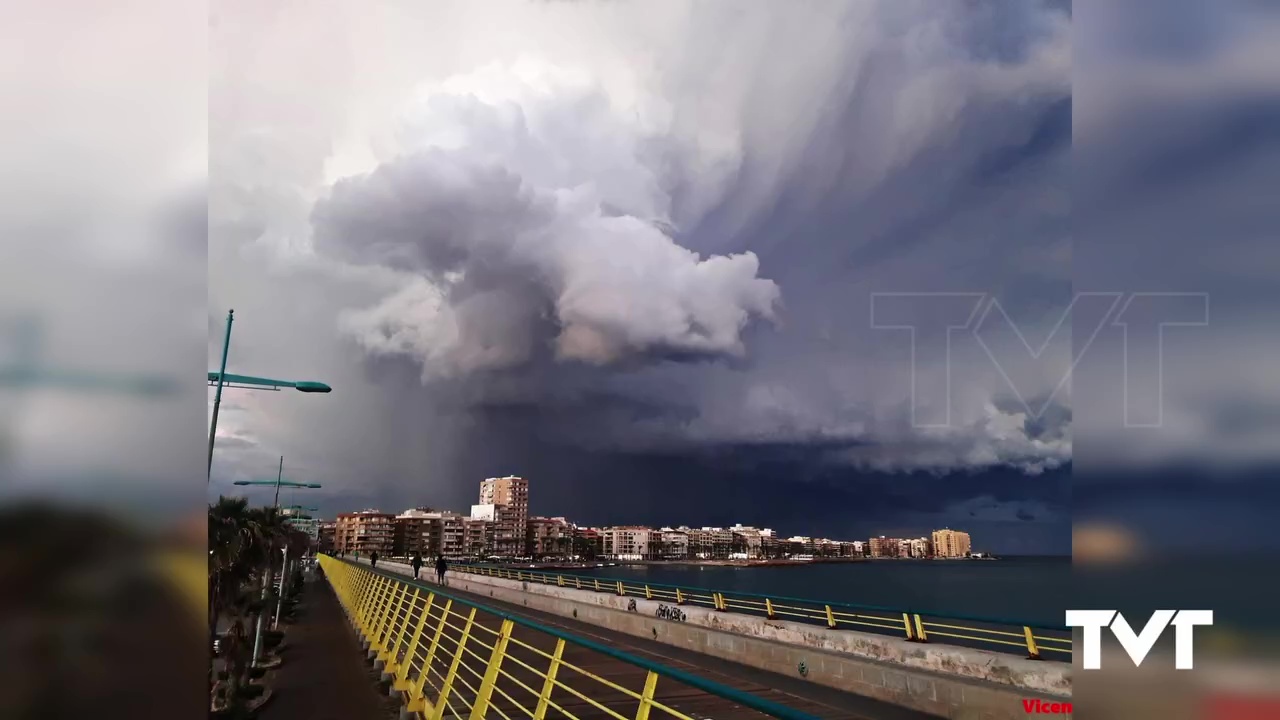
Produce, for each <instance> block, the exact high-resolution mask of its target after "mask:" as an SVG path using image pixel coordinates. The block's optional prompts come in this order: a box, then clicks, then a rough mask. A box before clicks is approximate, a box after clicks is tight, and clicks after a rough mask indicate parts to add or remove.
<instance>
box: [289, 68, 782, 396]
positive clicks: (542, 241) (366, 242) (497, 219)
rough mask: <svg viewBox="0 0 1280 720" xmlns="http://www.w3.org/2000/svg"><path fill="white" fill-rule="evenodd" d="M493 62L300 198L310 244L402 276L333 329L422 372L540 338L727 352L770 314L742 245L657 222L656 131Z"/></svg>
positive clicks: (516, 360)
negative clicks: (709, 249)
mask: <svg viewBox="0 0 1280 720" xmlns="http://www.w3.org/2000/svg"><path fill="white" fill-rule="evenodd" d="M553 70H554V69H553ZM494 73H495V70H494V69H493V68H486V69H485V70H484V71H483V72H482V73H481V74H480V79H479V80H477V81H476V82H480V83H487V87H490V88H503V87H504V83H503V82H502V81H503V80H506V81H509V83H508V84H513V85H514V87H513V88H507V90H508V92H509V96H508V97H509V98H510V99H502V98H501V96H498V97H493V98H490V99H489V100H487V101H486V100H482V99H480V98H477V97H476V96H475V95H471V94H468V95H458V94H456V91H455V90H450V88H455V87H459V86H461V87H468V86H469V85H468V84H466V83H463V82H461V81H457V82H454V83H446V84H445V85H444V86H443V89H442V90H440V91H439V92H441V93H443V94H442V95H432V96H428V97H427V98H426V99H424V100H422V101H421V102H419V103H417V104H416V105H415V112H416V113H418V115H417V116H416V117H414V118H412V120H411V121H410V122H409V123H408V124H407V126H406V127H407V129H406V130H405V132H406V133H408V134H409V136H410V137H409V140H410V142H412V143H414V145H416V147H413V148H411V149H409V150H408V151H406V152H405V153H404V154H402V155H400V156H398V157H396V158H394V159H392V160H390V161H388V162H386V163H383V164H381V165H380V166H378V167H377V168H375V169H374V170H372V171H371V172H369V173H367V174H364V175H359V176H355V177H350V178H346V179H343V180H341V181H339V182H338V183H336V184H335V186H334V187H333V189H332V191H331V192H330V193H329V195H328V196H327V197H326V198H324V199H323V200H322V201H321V202H320V203H318V205H317V207H316V208H315V211H314V213H313V216H312V221H313V227H314V235H315V241H316V246H317V248H318V249H319V250H320V251H322V252H328V253H332V254H334V255H337V256H339V257H342V258H343V259H345V260H347V261H349V262H354V263H370V264H379V265H384V266H389V267H394V268H397V269H398V270H400V271H401V272H402V273H403V274H404V277H405V282H404V286H403V287H402V288H401V289H400V291H399V292H397V293H395V294H393V295H391V296H389V297H387V298H386V299H385V300H384V301H383V302H381V303H379V304H378V305H376V306H374V307H371V308H366V309H361V310H357V311H353V312H351V313H349V314H347V315H346V316H344V318H343V321H342V323H343V327H344V329H345V330H346V331H347V332H349V333H350V334H351V335H352V336H353V337H354V338H355V339H356V340H357V342H359V343H360V344H361V345H362V346H363V347H364V348H365V349H366V350H368V351H370V352H373V353H380V354H401V355H407V356H409V357H411V358H413V359H414V360H417V361H418V362H420V363H422V365H423V370H424V375H426V376H435V375H453V374H457V373H467V372H471V371H475V370H488V369H501V368H508V367H512V366H517V365H519V364H521V363H525V362H529V361H531V360H532V359H534V358H535V357H536V356H537V354H538V353H539V352H541V351H542V350H543V349H546V350H548V351H550V352H553V353H554V356H555V357H556V358H558V359H560V360H565V361H582V362H587V363H592V364H596V365H603V364H609V363H614V362H618V361H623V360H631V359H635V358H637V357H639V358H650V357H672V356H717V355H735V356H741V355H742V354H743V353H744V352H745V348H744V345H743V339H742V332H743V330H744V328H745V327H746V326H747V324H748V323H749V322H751V321H752V320H753V319H757V318H759V319H763V320H773V319H774V317H775V307H776V305H777V304H778V302H779V300H780V291H779V288H778V286H777V285H776V284H775V283H774V282H773V281H771V280H768V279H766V278H763V277H760V270H761V269H760V263H759V260H758V258H757V257H756V256H755V255H754V254H753V253H750V252H746V253H738V254H726V255H712V256H708V257H703V256H701V255H699V254H698V253H695V252H693V251H691V250H689V249H687V248H684V247H682V246H681V245H680V244H679V243H678V242H677V240H676V239H675V238H674V237H673V235H674V233H675V231H674V229H673V228H672V226H671V220H670V216H669V213H668V210H669V208H670V205H671V201H670V197H669V196H668V195H667V191H666V190H665V189H664V187H663V185H662V183H661V181H660V178H659V175H660V173H661V170H662V168H661V166H660V165H658V162H657V161H659V160H661V159H662V158H663V157H665V156H666V155H664V153H663V152H661V151H659V150H658V149H657V146H658V144H659V140H660V139H659V138H650V137H647V135H646V133H647V132H648V131H649V128H647V127H646V124H645V122H643V121H637V123H636V124H633V125H629V124H627V123H626V122H623V121H621V120H619V119H618V118H616V117H615V115H616V114H617V113H618V112H619V110H618V109H615V108H613V107H612V106H611V105H610V104H609V103H610V100H609V98H608V97H607V96H606V95H605V94H604V93H603V92H601V91H598V90H596V91H593V90H592V89H590V88H589V87H588V88H587V89H584V88H583V87H582V86H581V85H580V84H578V83H574V82H561V83H559V84H557V83H556V82H554V81H553V82H551V83H550V85H548V86H546V87H541V88H529V87H525V86H524V85H522V84H521V83H522V82H523V81H522V78H523V77H524V76H525V75H527V68H525V67H524V66H521V65H517V66H515V67H513V68H511V70H510V74H509V75H499V76H498V77H497V78H495V77H494ZM550 76H551V77H553V78H559V77H568V78H570V79H574V78H576V76H575V75H573V74H572V73H566V72H559V73H554V72H552V73H551V75H550ZM482 97H485V96H484V95H483V94H482ZM519 100H523V101H525V102H528V103H529V106H528V107H525V106H522V105H519V104H517V102H518V101H519Z"/></svg>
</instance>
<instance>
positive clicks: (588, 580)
mask: <svg viewBox="0 0 1280 720" xmlns="http://www.w3.org/2000/svg"><path fill="white" fill-rule="evenodd" d="M450 570H451V571H454V572H464V573H472V574H476V575H487V576H490V577H497V578H503V579H507V580H516V581H520V582H534V583H541V584H545V585H558V586H560V587H572V588H576V589H579V590H592V591H595V592H604V593H611V594H617V595H623V596H631V597H642V598H645V599H647V600H663V601H667V602H674V603H675V604H677V605H701V606H704V607H709V608H711V609H713V610H717V611H720V612H738V613H745V614H749V615H758V616H761V617H765V618H768V619H770V620H778V619H786V620H795V621H799V622H805V623H810V624H821V625H826V626H827V627H828V628H831V629H839V628H848V629H857V630H866V631H871V632H876V633H880V634H891V635H899V636H904V637H906V639H907V640H910V641H912V642H920V643H925V642H930V641H931V640H932V639H935V638H946V639H947V640H944V641H943V642H949V641H950V642H951V643H952V644H956V645H962V646H965V647H980V648H986V649H991V650H999V651H1001V652H1013V648H1017V649H1018V650H1019V651H1022V650H1025V651H1026V656H1027V657H1028V658H1029V659H1032V660H1044V659H1049V660H1061V661H1065V662H1071V631H1070V630H1069V629H1068V628H1067V627H1066V626H1053V625H1043V624H1037V623H1031V622H1026V621H1021V620H1009V619H1002V618H984V617H977V616H971V615H939V614H937V613H929V612H916V611H914V610H908V609H898V608H888V607H881V606H876V605H857V604H853V603H841V602H827V601H823V600H806V599H803V598H793V597H783V596H767V595H758V594H754V593H728V592H721V591H718V590H709V589H706V588H689V587H682V586H677V585H661V584H656V583H635V582H627V581H625V580H618V579H615V578H601V577H596V576H589V575H566V574H563V573H555V572H547V571H540V570H519V569H511V568H503V567H497V566H493V565H466V564H458V565H452V566H450ZM956 641H958V642H956ZM1046 653H1047V654H1048V655H1047V656H1046Z"/></svg>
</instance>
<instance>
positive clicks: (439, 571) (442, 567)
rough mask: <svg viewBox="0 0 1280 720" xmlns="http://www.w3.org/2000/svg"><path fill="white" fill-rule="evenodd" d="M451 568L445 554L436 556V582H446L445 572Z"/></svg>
mask: <svg viewBox="0 0 1280 720" xmlns="http://www.w3.org/2000/svg"><path fill="white" fill-rule="evenodd" d="M448 569H449V563H446V562H445V561H444V556H443V555H440V556H439V557H437V558H436V582H438V583H440V584H441V585H443V584H444V573H445V571H446V570H448Z"/></svg>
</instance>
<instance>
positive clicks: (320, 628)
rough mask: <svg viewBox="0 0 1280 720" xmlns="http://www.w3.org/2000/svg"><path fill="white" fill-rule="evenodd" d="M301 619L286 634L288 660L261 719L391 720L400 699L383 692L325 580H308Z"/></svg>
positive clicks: (277, 679)
mask: <svg viewBox="0 0 1280 720" xmlns="http://www.w3.org/2000/svg"><path fill="white" fill-rule="evenodd" d="M298 612H299V616H298V621H297V622H296V623H294V624H293V625H291V626H290V627H289V628H288V632H287V633H286V635H285V642H286V643H287V647H285V648H283V649H282V650H281V656H282V657H283V659H284V663H283V664H282V665H281V666H280V669H279V670H277V671H276V676H275V683H274V685H275V690H274V691H273V695H272V697H271V700H270V701H268V702H267V704H266V706H265V707H263V708H262V711H261V713H260V714H259V716H258V717H259V718H261V719H262V720H304V719H305V720H390V719H391V718H396V717H397V713H398V709H399V702H398V701H396V700H393V699H391V698H388V697H386V696H385V695H379V693H378V691H377V687H376V685H375V683H376V678H375V677H373V675H374V672H373V670H372V669H371V668H370V667H369V666H368V665H367V664H366V663H365V662H364V651H363V650H362V649H361V648H360V644H359V643H358V642H357V641H356V636H355V633H354V632H353V631H352V630H351V626H350V625H349V624H348V623H347V618H346V615H344V614H343V612H342V607H341V606H340V605H339V604H338V598H337V597H336V596H335V595H334V594H333V589H332V588H330V587H329V583H327V582H325V581H324V580H317V581H314V582H310V583H308V584H307V589H306V591H305V592H304V593H303V597H302V601H301V606H300V607H299V610H298Z"/></svg>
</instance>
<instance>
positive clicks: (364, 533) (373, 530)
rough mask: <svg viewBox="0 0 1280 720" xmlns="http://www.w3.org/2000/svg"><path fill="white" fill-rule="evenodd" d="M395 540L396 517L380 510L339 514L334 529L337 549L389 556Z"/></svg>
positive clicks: (346, 551)
mask: <svg viewBox="0 0 1280 720" xmlns="http://www.w3.org/2000/svg"><path fill="white" fill-rule="evenodd" d="M394 539H395V515H392V514H390V513H384V512H381V511H378V510H360V511H357V512H351V513H339V515H338V519H337V525H336V527H335V529H334V540H335V546H336V547H335V549H336V550H337V551H339V552H345V553H357V552H358V553H360V554H361V555H368V554H370V553H373V552H377V553H378V554H379V555H383V556H389V555H390V554H391V550H392V544H393V542H394Z"/></svg>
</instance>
